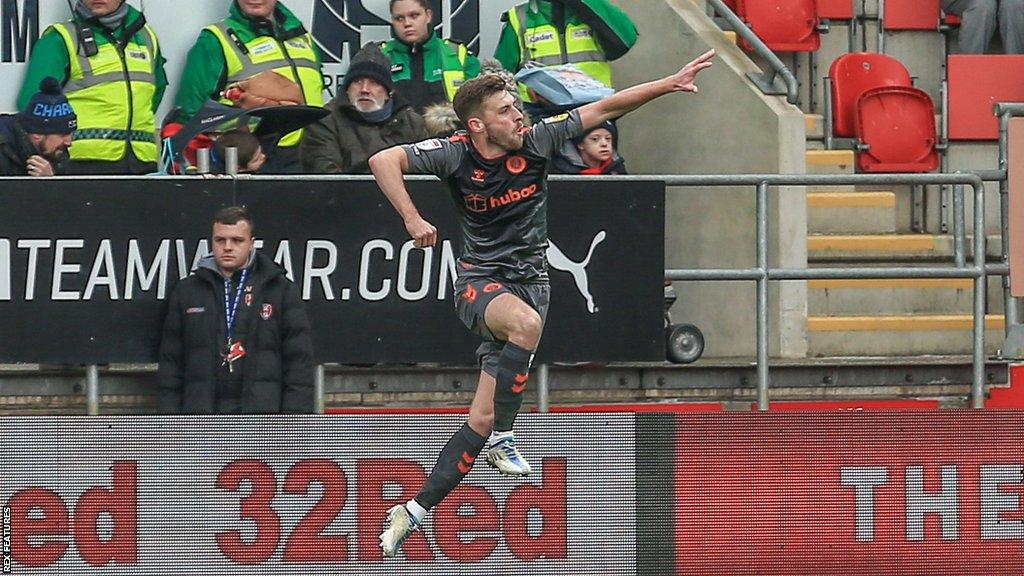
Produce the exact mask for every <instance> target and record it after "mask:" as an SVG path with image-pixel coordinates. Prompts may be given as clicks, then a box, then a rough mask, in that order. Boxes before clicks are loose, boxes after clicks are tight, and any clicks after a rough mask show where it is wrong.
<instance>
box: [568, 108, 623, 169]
mask: <svg viewBox="0 0 1024 576" xmlns="http://www.w3.org/2000/svg"><path fill="white" fill-rule="evenodd" d="M618 150H619V131H618V129H617V128H616V127H615V123H614V122H612V121H610V120H606V121H604V122H602V123H600V124H598V125H597V126H594V127H593V128H591V129H590V130H588V131H587V132H585V133H584V134H583V135H581V136H577V137H575V138H573V139H572V140H570V141H569V143H568V144H567V145H563V146H562V148H561V150H559V153H558V154H557V155H555V156H554V157H553V158H552V159H551V171H552V172H554V173H556V174H583V175H591V176H593V175H601V174H606V175H615V174H625V173H626V161H625V160H623V159H622V156H619V152H618Z"/></svg>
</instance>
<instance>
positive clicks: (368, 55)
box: [341, 42, 395, 92]
mask: <svg viewBox="0 0 1024 576" xmlns="http://www.w3.org/2000/svg"><path fill="white" fill-rule="evenodd" d="M359 78H370V79H372V80H374V81H376V82H377V83H378V84H380V85H381V86H383V87H384V89H385V90H387V91H388V92H391V90H393V89H394V87H395V85H394V82H392V81H391V60H390V59H389V58H388V57H387V56H385V55H384V53H383V52H381V51H380V45H379V44H377V43H376V42H369V43H367V44H366V45H365V46H363V47H362V48H360V49H359V52H356V55H355V56H353V57H352V63H351V64H349V66H348V72H346V73H345V79H344V80H342V81H341V88H342V90H346V91H347V90H348V87H349V85H350V84H352V83H353V82H355V81H356V80H357V79H359Z"/></svg>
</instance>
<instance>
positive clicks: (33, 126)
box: [18, 76, 78, 134]
mask: <svg viewBox="0 0 1024 576" xmlns="http://www.w3.org/2000/svg"><path fill="white" fill-rule="evenodd" d="M18 123H19V124H21V127H22V128H23V129H24V130H25V132H28V133H29V134H70V133H72V132H74V131H75V129H76V128H78V117H77V116H75V111H74V110H73V109H72V108H71V104H69V103H68V99H67V98H66V97H65V96H64V93H63V92H62V91H61V89H60V82H58V81H57V79H56V78H54V77H52V76H47V77H46V78H43V81H42V82H40V83H39V92H37V93H36V94H35V95H34V96H32V99H31V100H29V101H28V105H27V106H25V109H24V110H22V111H21V112H18Z"/></svg>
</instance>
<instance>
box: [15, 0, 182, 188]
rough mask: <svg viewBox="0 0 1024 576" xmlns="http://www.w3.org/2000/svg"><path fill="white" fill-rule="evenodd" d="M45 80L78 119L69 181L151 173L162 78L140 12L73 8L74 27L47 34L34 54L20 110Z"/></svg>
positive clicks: (92, 3)
mask: <svg viewBox="0 0 1024 576" xmlns="http://www.w3.org/2000/svg"><path fill="white" fill-rule="evenodd" d="M47 76H52V77H54V78H57V79H58V80H59V81H60V83H61V84H62V85H63V86H64V92H65V93H66V94H67V97H68V100H69V101H70V102H71V106H72V107H73V108H74V109H75V112H76V113H77V114H78V130H77V131H76V132H75V145H74V147H73V148H72V149H71V163H70V164H69V168H68V171H69V173H72V174H146V173H149V172H153V171H154V170H156V160H157V145H156V119H155V116H154V115H155V113H156V110H157V108H158V107H159V106H160V101H161V100H162V99H163V95H164V89H165V88H166V87H167V76H166V75H165V74H164V58H163V56H162V55H161V54H160V46H159V43H158V42H157V38H156V33H155V32H154V31H153V29H152V28H151V27H150V26H149V25H148V24H146V18H145V16H143V15H142V13H141V12H139V11H138V10H136V9H135V8H133V7H131V6H129V5H128V4H127V3H126V2H125V0H78V1H77V3H76V4H75V6H74V13H73V14H72V19H71V20H70V21H68V22H62V23H58V24H54V25H53V26H50V27H49V28H48V29H47V30H46V31H45V32H43V35H42V36H41V37H40V38H39V40H38V41H37V42H36V44H35V46H34V47H33V49H32V57H31V59H30V60H29V63H28V71H27V72H26V74H25V80H24V83H23V84H22V87H21V92H20V93H19V95H18V108H19V109H21V108H24V107H25V106H26V105H27V104H28V101H29V99H30V98H32V95H33V94H35V92H36V87H37V86H39V83H40V81H41V80H42V79H43V78H45V77H47Z"/></svg>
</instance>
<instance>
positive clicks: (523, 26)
mask: <svg viewBox="0 0 1024 576" xmlns="http://www.w3.org/2000/svg"><path fill="white" fill-rule="evenodd" d="M527 8H528V4H520V5H519V6H516V7H515V9H513V10H509V12H508V23H509V26H511V27H512V30H513V31H514V32H515V34H516V37H517V38H519V54H520V56H519V65H520V66H522V65H524V64H526V63H527V62H530V61H533V62H537V63H539V64H543V65H544V66H557V65H559V64H573V65H575V66H576V67H578V68H579V69H580V70H582V71H583V72H585V73H586V74H588V75H589V76H591V77H592V78H594V79H596V80H599V81H600V82H602V83H604V85H605V86H608V87H611V85H612V67H611V66H610V65H609V64H608V60H607V59H606V58H605V54H604V50H602V49H601V46H600V45H599V44H598V43H597V38H596V36H595V34H594V30H593V29H592V28H591V27H590V26H589V25H588V24H584V23H582V22H581V23H577V24H568V25H567V26H566V29H565V35H564V36H563V35H562V33H561V32H560V31H559V30H558V28H556V27H555V26H554V25H553V24H552V23H551V22H548V21H546V20H545V21H543V22H540V23H536V24H535V25H533V26H529V24H528V14H527ZM519 95H520V96H521V97H522V99H523V102H530V98H529V96H528V94H527V92H526V87H525V86H523V85H522V84H520V85H519Z"/></svg>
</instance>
